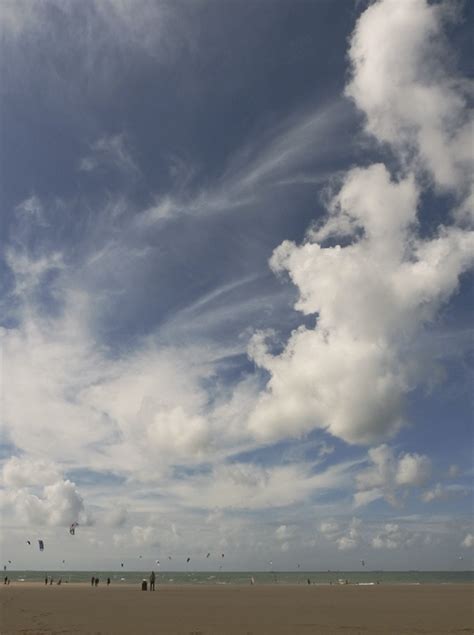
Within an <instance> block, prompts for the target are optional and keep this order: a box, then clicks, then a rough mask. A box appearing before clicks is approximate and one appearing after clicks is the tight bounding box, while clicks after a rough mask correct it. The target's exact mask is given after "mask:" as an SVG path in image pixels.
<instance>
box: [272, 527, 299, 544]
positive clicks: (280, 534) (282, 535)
mask: <svg viewBox="0 0 474 635" xmlns="http://www.w3.org/2000/svg"><path fill="white" fill-rule="evenodd" d="M295 532H296V527H292V526H288V525H280V526H279V527H277V529H275V537H276V538H277V540H281V541H286V540H289V539H290V538H293V537H294V536H295Z"/></svg>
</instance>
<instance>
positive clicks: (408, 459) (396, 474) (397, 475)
mask: <svg viewBox="0 0 474 635" xmlns="http://www.w3.org/2000/svg"><path fill="white" fill-rule="evenodd" d="M368 455H369V459H370V461H371V465H370V467H369V468H368V469H366V470H363V471H361V472H359V474H357V476H356V486H357V489H358V490H359V491H358V492H357V493H356V494H355V495H354V504H355V506H356V507H357V506H362V505H367V504H369V503H371V502H372V501H374V500H377V499H379V498H385V499H386V500H387V501H388V502H389V503H390V504H392V505H397V504H398V499H397V492H398V490H399V488H401V487H420V486H421V485H423V484H424V483H426V481H427V480H428V478H429V477H430V474H431V461H430V459H429V458H428V457H427V456H425V455H422V454H416V453H413V454H409V453H402V454H400V455H399V456H398V457H396V456H395V454H394V452H393V449H392V448H390V447H389V446H388V445H386V444H383V445H380V446H378V447H376V448H371V449H370V450H369V452H368Z"/></svg>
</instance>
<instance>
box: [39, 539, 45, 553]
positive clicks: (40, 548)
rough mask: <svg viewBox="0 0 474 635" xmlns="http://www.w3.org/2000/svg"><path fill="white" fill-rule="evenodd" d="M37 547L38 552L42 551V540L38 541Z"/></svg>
mask: <svg viewBox="0 0 474 635" xmlns="http://www.w3.org/2000/svg"><path fill="white" fill-rule="evenodd" d="M38 546H39V550H40V551H44V542H43V541H42V540H38Z"/></svg>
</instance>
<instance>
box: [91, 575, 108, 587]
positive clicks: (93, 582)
mask: <svg viewBox="0 0 474 635" xmlns="http://www.w3.org/2000/svg"><path fill="white" fill-rule="evenodd" d="M99 582H100V580H99V578H96V577H95V576H92V578H91V586H99ZM107 586H110V578H107Z"/></svg>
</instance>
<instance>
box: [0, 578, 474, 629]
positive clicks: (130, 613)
mask: <svg viewBox="0 0 474 635" xmlns="http://www.w3.org/2000/svg"><path fill="white" fill-rule="evenodd" d="M0 589H1V590H0V601H1V614H0V632H1V635H10V634H14V633H24V634H28V635H33V634H46V633H48V634H56V633H63V634H66V633H94V634H95V635H98V634H107V635H109V634H110V635H112V634H116V635H120V634H126V633H127V634H132V635H133V634H140V635H142V634H152V633H153V634H160V635H299V634H301V635H303V634H305V635H315V634H321V635H333V634H338V635H341V634H342V633H344V634H345V635H356V634H360V635H366V634H370V635H388V634H390V635H404V634H408V633H416V634H420V633H426V634H427V635H428V634H429V635H438V634H439V635H448V634H450V633H464V634H467V635H472V633H474V616H473V591H474V586H473V585H471V584H453V585H442V584H438V585H374V586H357V585H341V586H339V585H332V586H329V585H324V586H323V585H322V586H319V585H311V586H310V585H307V586H303V585H298V586H296V585H289V586H284V585H281V586H280V585H261V586H260V585H255V586H251V585H249V586H237V585H235V586H225V585H223V586H216V585H214V586H204V585H203V586H192V585H189V586H184V585H183V586H159V587H157V590H156V591H155V592H149V591H148V592H144V591H141V590H140V588H139V586H135V585H133V586H132V585H123V586H118V585H117V586H114V585H111V586H110V587H109V588H107V587H106V586H105V585H102V586H99V587H98V588H91V586H90V585H87V584H84V583H79V584H62V585H61V586H56V585H53V586H44V585H41V584H40V583H16V584H11V585H10V586H2V587H0Z"/></svg>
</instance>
